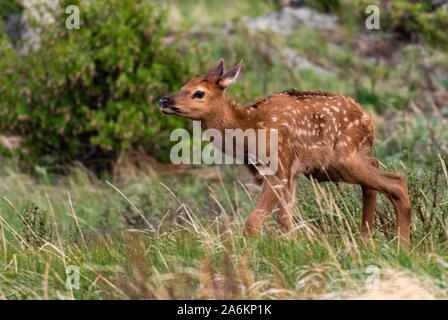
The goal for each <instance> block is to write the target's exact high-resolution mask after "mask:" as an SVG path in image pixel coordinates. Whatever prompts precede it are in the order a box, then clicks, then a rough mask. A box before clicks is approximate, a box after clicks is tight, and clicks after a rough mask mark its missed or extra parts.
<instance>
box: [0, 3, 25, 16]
mask: <svg viewBox="0 0 448 320" xmlns="http://www.w3.org/2000/svg"><path fill="white" fill-rule="evenodd" d="M22 10H23V7H22V5H21V4H20V2H19V1H18V0H0V18H2V19H4V18H5V17H6V16H7V15H9V14H17V13H20V12H22Z"/></svg>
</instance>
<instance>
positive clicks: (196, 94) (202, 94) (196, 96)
mask: <svg viewBox="0 0 448 320" xmlns="http://www.w3.org/2000/svg"><path fill="white" fill-rule="evenodd" d="M203 97H204V91H201V90H198V91H196V92H195V93H194V94H193V99H195V98H198V99H201V98H203Z"/></svg>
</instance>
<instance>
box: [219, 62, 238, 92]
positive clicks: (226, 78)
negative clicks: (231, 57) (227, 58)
mask: <svg viewBox="0 0 448 320" xmlns="http://www.w3.org/2000/svg"><path fill="white" fill-rule="evenodd" d="M242 63H243V60H241V61H240V62H239V63H238V64H237V65H236V66H234V67H233V68H232V69H230V70H229V71H227V72H226V73H225V74H224V75H223V76H222V77H221V78H220V79H219V82H218V84H219V86H220V87H222V88H224V89H225V88H227V87H228V86H230V85H231V84H232V83H234V82H235V81H236V80H237V79H238V76H239V74H240V70H241V65H242Z"/></svg>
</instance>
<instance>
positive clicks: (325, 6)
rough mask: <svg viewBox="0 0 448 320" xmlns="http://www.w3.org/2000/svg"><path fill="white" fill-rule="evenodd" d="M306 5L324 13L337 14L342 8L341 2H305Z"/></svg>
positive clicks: (319, 0) (327, 0)
mask: <svg viewBox="0 0 448 320" xmlns="http://www.w3.org/2000/svg"><path fill="white" fill-rule="evenodd" d="M305 5H306V6H308V7H310V8H313V9H315V10H318V11H322V12H335V11H338V10H339V9H340V8H341V2H340V0H305Z"/></svg>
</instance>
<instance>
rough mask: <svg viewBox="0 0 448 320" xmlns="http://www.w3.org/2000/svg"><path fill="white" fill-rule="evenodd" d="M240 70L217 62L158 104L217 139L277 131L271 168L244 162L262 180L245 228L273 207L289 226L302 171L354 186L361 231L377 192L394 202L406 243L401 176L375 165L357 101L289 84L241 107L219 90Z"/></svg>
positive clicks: (406, 205) (371, 131)
mask: <svg viewBox="0 0 448 320" xmlns="http://www.w3.org/2000/svg"><path fill="white" fill-rule="evenodd" d="M239 69H240V64H239V65H237V66H236V67H235V68H233V69H232V70H230V71H229V72H227V73H226V74H224V75H223V65H222V60H220V61H219V62H218V63H217V64H216V65H215V66H214V67H213V68H212V69H211V70H210V71H209V73H208V74H207V76H206V77H196V78H194V79H192V80H191V81H190V82H188V83H187V84H186V85H185V86H184V87H182V89H181V90H180V91H178V92H176V93H174V94H172V95H170V96H168V97H167V99H168V100H170V101H171V100H172V101H171V102H170V103H167V104H166V105H163V106H161V108H162V111H164V112H165V113H168V114H177V115H180V116H184V117H187V118H190V119H197V120H201V121H202V124H203V128H204V129H207V128H214V129H218V130H219V131H220V132H221V133H223V138H224V130H225V129H242V130H246V129H261V128H265V129H277V130H278V134H279V143H278V146H279V148H278V152H279V169H278V171H277V173H276V174H275V175H270V176H268V175H267V176H262V177H260V176H258V175H257V170H256V169H255V168H253V167H252V168H251V171H252V172H253V173H254V174H255V175H256V177H257V178H258V179H260V180H262V190H261V194H260V197H259V199H258V203H257V204H256V206H255V208H254V210H253V212H252V214H251V215H250V216H249V218H248V220H247V222H246V228H247V230H248V231H249V232H255V231H259V230H260V229H261V227H262V225H263V223H264V222H265V221H266V219H267V217H268V216H269V215H270V214H271V212H272V211H273V210H274V209H275V208H279V210H278V213H277V216H276V218H277V221H278V222H279V224H280V226H281V227H282V229H283V230H284V231H289V230H291V228H292V226H293V224H292V218H291V211H292V208H293V205H294V200H295V191H296V187H297V178H298V176H299V175H300V174H304V175H305V176H307V177H309V178H311V177H313V178H314V179H316V180H317V181H319V182H326V181H331V182H339V181H341V182H347V183H351V184H359V185H360V186H361V188H362V202H363V211H362V228H363V232H364V233H365V234H368V235H371V233H372V227H373V216H374V211H375V207H376V197H377V192H378V191H379V192H382V193H384V194H385V195H386V196H387V197H388V198H389V199H390V200H391V201H392V203H393V205H394V209H395V212H396V217H397V231H398V234H399V236H400V237H401V239H403V240H404V241H405V243H408V242H409V238H410V224H411V214H410V211H411V206H410V202H409V195H408V190H407V187H406V182H405V179H404V178H403V176H402V175H400V174H398V173H393V172H384V171H380V170H379V165H378V160H377V159H375V158H373V157H372V156H371V151H372V146H373V143H374V139H375V126H374V123H373V121H372V119H371V118H370V116H369V115H368V114H367V113H366V112H365V111H364V110H363V109H362V108H361V106H360V105H359V104H358V103H356V102H355V101H354V100H353V99H352V98H349V97H346V96H342V95H336V94H331V93H327V92H321V91H296V90H294V89H290V90H287V91H284V92H282V93H279V94H273V95H271V96H269V97H267V98H262V99H258V100H256V101H255V102H254V103H253V104H252V105H249V106H247V107H243V106H240V105H239V104H237V103H236V102H234V101H233V100H232V99H231V98H230V97H229V96H228V95H227V94H226V93H225V88H226V87H227V86H228V85H229V84H230V83H232V82H233V81H234V80H235V78H236V77H237V75H238V73H239ZM197 90H201V91H203V92H205V95H204V97H203V98H201V99H195V98H192V96H193V94H194V92H196V91H197ZM224 145H225V143H224V142H223V146H224ZM267 145H268V146H269V142H267ZM223 151H224V150H223ZM248 165H249V164H248ZM249 166H251V165H249ZM279 187H280V188H279Z"/></svg>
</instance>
